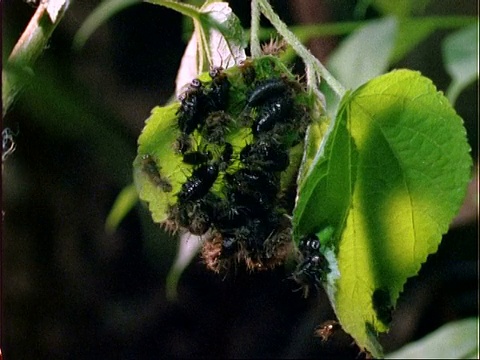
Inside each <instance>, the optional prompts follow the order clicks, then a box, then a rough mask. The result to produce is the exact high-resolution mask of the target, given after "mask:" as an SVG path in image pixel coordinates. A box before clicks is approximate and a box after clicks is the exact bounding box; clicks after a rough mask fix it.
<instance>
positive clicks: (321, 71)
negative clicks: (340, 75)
mask: <svg viewBox="0 0 480 360" xmlns="http://www.w3.org/2000/svg"><path fill="white" fill-rule="evenodd" d="M257 1H258V3H259V6H260V11H261V12H262V13H263V15H265V17H266V18H267V19H268V20H269V21H270V22H271V23H272V25H273V26H274V27H275V29H277V31H278V33H279V34H280V35H282V36H283V38H284V39H285V41H287V43H288V44H290V46H291V47H292V48H293V50H295V52H296V53H297V54H298V56H300V57H301V58H302V60H303V61H304V62H305V67H306V75H307V83H308V85H310V86H311V87H313V88H316V87H317V86H318V84H319V82H320V77H321V78H323V79H324V80H325V81H326V82H327V84H328V85H329V86H330V87H331V88H332V90H333V91H334V92H335V93H336V94H337V95H338V96H339V97H340V98H341V97H343V95H344V94H345V88H344V87H343V85H342V84H340V83H339V82H338V81H337V79H335V78H334V77H333V75H332V74H330V72H329V71H328V70H327V69H326V68H325V66H323V65H322V63H321V62H320V61H319V60H318V59H317V58H315V57H314V56H313V55H312V53H311V52H310V51H308V49H307V48H306V47H305V46H304V45H303V44H302V43H301V42H300V41H299V40H298V39H297V37H296V36H295V35H294V34H293V33H292V32H291V31H290V30H288V27H287V25H286V24H285V23H284V22H283V21H282V20H281V19H280V18H279V17H278V15H277V14H276V13H275V11H273V9H272V7H271V6H270V4H269V3H268V0H257Z"/></svg>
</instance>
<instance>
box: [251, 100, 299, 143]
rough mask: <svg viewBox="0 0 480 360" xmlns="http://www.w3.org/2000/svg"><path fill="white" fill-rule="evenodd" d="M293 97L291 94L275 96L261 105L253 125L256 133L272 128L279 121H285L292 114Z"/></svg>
mask: <svg viewBox="0 0 480 360" xmlns="http://www.w3.org/2000/svg"><path fill="white" fill-rule="evenodd" d="M292 105H293V99H292V98H291V97H289V96H283V97H280V98H275V99H274V100H271V101H269V102H267V103H266V104H264V105H263V106H262V107H260V111H259V114H258V116H257V117H256V118H255V121H254V123H253V125H252V131H253V133H254V134H255V135H257V134H259V133H262V132H266V131H269V130H272V129H273V127H274V126H275V124H277V123H278V122H285V121H286V120H287V119H288V118H289V117H290V114H291V110H292Z"/></svg>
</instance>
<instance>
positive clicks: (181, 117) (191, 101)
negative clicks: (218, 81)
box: [177, 79, 208, 134]
mask: <svg viewBox="0 0 480 360" xmlns="http://www.w3.org/2000/svg"><path fill="white" fill-rule="evenodd" d="M179 100H180V101H181V104H180V108H179V109H178V110H177V115H178V127H179V128H180V131H181V132H183V133H184V134H191V133H192V132H193V131H194V130H195V129H196V128H199V127H201V125H202V123H203V122H204V120H205V115H206V111H207V105H208V99H207V97H206V95H205V93H204V88H203V84H202V82H201V81H200V80H198V79H193V80H192V82H191V83H190V85H189V86H188V88H187V90H186V91H185V92H183V93H182V94H181V95H180V96H179Z"/></svg>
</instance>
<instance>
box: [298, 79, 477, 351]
mask: <svg viewBox="0 0 480 360" xmlns="http://www.w3.org/2000/svg"><path fill="white" fill-rule="evenodd" d="M470 168H471V158H470V156H469V146H468V144H467V141H466V134H465V129H464V127H463V123H462V120H461V118H459V117H458V116H457V115H456V114H455V112H454V110H453V109H452V107H451V105H450V104H449V102H448V100H447V99H446V98H445V97H444V96H443V95H442V94H441V93H439V92H437V91H436V89H435V87H434V86H433V84H432V83H431V81H430V80H428V79H426V78H424V77H422V76H421V75H420V74H419V73H417V72H413V71H408V70H398V71H394V72H391V73H389V74H386V75H384V76H380V77H378V78H376V79H373V80H371V81H370V82H368V83H367V84H366V85H364V86H362V87H360V88H359V89H357V90H356V91H355V92H353V93H350V94H347V96H346V97H345V98H344V99H343V101H342V103H341V105H340V108H339V112H338V115H337V118H336V121H335V123H334V124H333V126H332V130H331V132H330V135H329V136H328V138H327V140H326V142H325V143H324V144H323V146H322V148H321V150H320V152H319V154H318V159H317V160H316V161H314V162H313V168H312V169H311V171H310V174H309V175H308V177H307V178H306V179H305V181H304V183H303V185H302V187H301V189H300V194H299V198H298V202H297V208H296V210H295V212H294V226H295V230H294V231H295V234H296V238H297V239H298V237H299V236H301V235H304V234H311V233H312V232H313V233H315V232H318V231H320V230H321V229H322V228H325V227H327V226H333V228H334V233H333V238H332V240H331V243H330V244H328V243H324V244H323V246H324V253H325V255H328V256H327V259H328V260H329V265H330V268H331V270H332V271H333V270H334V272H335V273H337V272H338V276H331V277H329V278H328V284H326V288H327V292H328V294H329V296H330V298H331V301H332V304H333V306H334V308H335V311H336V314H337V316H338V318H339V320H340V322H341V324H342V327H343V328H344V329H345V331H347V332H348V333H350V334H351V335H352V336H353V337H354V338H355V340H356V341H357V343H358V344H359V345H360V346H361V347H365V348H366V349H367V350H368V351H370V352H371V353H372V354H373V355H374V356H381V347H380V346H379V344H378V342H377V340H376V334H377V333H378V332H383V331H386V330H387V329H388V323H389V317H390V311H391V310H392V309H393V307H394V305H395V303H396V301H397V299H398V296H399V294H400V292H401V291H402V289H403V286H404V284H405V282H406V280H407V279H408V278H409V277H411V276H414V275H416V274H417V273H418V271H419V269H420V266H421V264H422V263H423V262H425V260H426V258H427V256H428V255H429V254H431V253H433V252H435V251H436V250H437V247H438V245H439V243H440V240H441V237H442V234H444V233H445V232H446V231H447V229H448V225H449V223H450V221H451V220H452V218H453V217H454V215H455V214H456V213H457V211H458V209H459V208H460V205H461V203H462V201H463V197H464V195H465V191H466V187H467V184H468V181H469V178H470ZM304 197H305V198H304ZM311 198H313V199H311ZM332 253H333V254H334V256H331V255H332Z"/></svg>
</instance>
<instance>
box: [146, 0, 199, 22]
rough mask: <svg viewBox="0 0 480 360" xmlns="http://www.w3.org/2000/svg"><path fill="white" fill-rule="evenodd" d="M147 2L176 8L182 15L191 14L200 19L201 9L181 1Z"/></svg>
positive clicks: (158, 0) (159, 0) (154, 0)
mask: <svg viewBox="0 0 480 360" xmlns="http://www.w3.org/2000/svg"><path fill="white" fill-rule="evenodd" d="M144 1H145V2H147V3H150V4H155V5H162V6H165V7H167V8H169V9H172V10H175V11H177V12H179V13H180V14H182V15H185V16H189V17H191V18H192V19H197V20H198V19H199V18H200V10H199V9H198V8H197V7H195V6H193V5H189V4H184V3H179V2H177V1H174V0H144Z"/></svg>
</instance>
